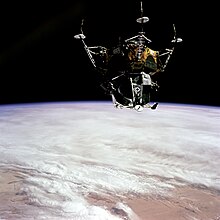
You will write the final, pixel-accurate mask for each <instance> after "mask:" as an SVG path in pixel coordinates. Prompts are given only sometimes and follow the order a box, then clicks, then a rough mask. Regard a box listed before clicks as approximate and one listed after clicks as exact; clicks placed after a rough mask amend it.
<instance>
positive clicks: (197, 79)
mask: <svg viewBox="0 0 220 220" xmlns="http://www.w3.org/2000/svg"><path fill="white" fill-rule="evenodd" d="M143 8H144V15H145V16H148V17H149V18H150V21H149V22H148V23H147V24H145V29H144V30H145V32H146V35H147V36H148V37H149V38H150V39H151V40H152V41H153V42H152V43H151V45H149V47H151V48H152V49H154V50H159V49H163V48H166V47H167V45H169V42H170V40H171V39H172V37H173V32H172V31H173V30H172V24H173V23H174V24H175V26H176V30H177V35H178V36H179V37H181V38H182V39H183V42H182V43H181V44H179V45H178V46H177V48H176V49H175V51H174V53H173V56H172V57H171V59H170V62H169V64H168V66H167V69H166V71H165V72H164V73H160V76H159V82H160V90H159V93H158V94H157V97H156V99H157V101H159V102H177V103H191V104H202V105H216V106H220V98H219V95H220V92H219V88H220V86H219V76H218V75H219V74H218V73H219V69H218V63H219V61H217V57H218V55H217V52H216V51H217V44H218V42H219V39H218V40H217V39H216V38H217V37H216V33H217V31H218V28H217V27H218V26H217V18H216V17H215V13H214V8H215V6H214V5H212V6H211V7H208V6H207V4H205V3H204V5H203V4H202V3H199V4H197V5H195V4H193V2H192V1H190V2H187V1H179V2H177V1H175V2H170V1H169V2H168V1H162V3H160V2H159V1H153V2H152V1H147V0H143ZM138 17H140V1H135V0H134V1H101V2H98V1H88V2H87V1H85V0H84V1H83V0H75V1H68V0H60V1H49V0H48V1H40V0H31V1H22V0H21V1H10V0H7V1H1V3H0V28H1V34H0V77H1V78H0V83H1V84H0V104H6V103H20V102H47V101H75V100H111V97H110V96H106V95H105V94H104V92H103V90H102V89H101V88H100V87H99V84H98V81H97V73H96V72H95V71H94V70H93V67H92V65H91V63H90V60H89V59H88V57H87V55H86V52H85V50H84V49H83V47H82V45H81V43H80V41H78V40H76V39H74V37H73V36H74V35H75V34H78V33H80V25H81V20H82V19H84V27H83V31H84V34H85V35H86V36H87V38H86V39H85V40H86V43H87V44H88V46H95V45H102V46H106V47H108V46H113V45H115V44H116V43H117V41H118V37H119V36H121V37H124V38H129V37H132V36H134V35H136V34H137V32H138V31H139V26H138V24H137V23H136V19H137V18H138Z"/></svg>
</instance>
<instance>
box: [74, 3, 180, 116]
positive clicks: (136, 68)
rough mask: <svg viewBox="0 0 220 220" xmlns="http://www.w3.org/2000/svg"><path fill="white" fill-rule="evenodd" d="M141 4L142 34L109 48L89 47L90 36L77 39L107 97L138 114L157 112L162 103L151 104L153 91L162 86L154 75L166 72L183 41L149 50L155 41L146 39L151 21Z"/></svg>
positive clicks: (139, 19)
mask: <svg viewBox="0 0 220 220" xmlns="http://www.w3.org/2000/svg"><path fill="white" fill-rule="evenodd" d="M140 3H141V16H140V17H139V18H138V19H137V20H136V22H137V23H139V24H140V25H141V31H140V32H139V33H138V34H137V35H136V36H133V37H131V38H128V39H125V40H123V41H122V40H121V39H119V42H118V45H116V46H115V47H112V48H106V47H105V46H87V44H86V43H85V38H86V36H85V35H84V34H83V30H82V26H83V21H82V24H81V33H80V34H77V35H75V36H74V38H76V39H79V40H81V42H82V44H83V46H84V49H85V51H86V52H87V55H88V57H89V59H90V61H91V63H92V65H93V67H94V68H95V70H97V73H98V74H99V75H100V78H101V80H100V86H101V87H102V88H103V90H104V91H105V94H107V95H110V96H111V98H112V102H113V104H114V106H115V107H116V108H130V109H135V110H136V111H138V112H141V111H143V109H144V108H150V109H156V107H157V105H158V103H157V102H156V103H153V104H150V103H151V93H152V91H153V90H154V91H158V89H159V85H158V83H157V82H155V81H154V80H153V76H154V75H155V74H157V73H159V72H164V70H165V68H166V66H167V64H168V62H169V59H170V57H171V55H172V53H173V51H174V49H175V46H176V43H179V42H181V41H182V39H181V38H177V37H176V30H175V25H173V29H174V37H173V39H172V40H171V48H169V49H168V48H166V49H164V50H163V51H156V50H153V49H151V48H150V47H148V44H149V43H150V42H151V40H150V39H149V38H147V37H146V35H145V32H144V30H143V25H144V24H145V23H147V22H148V21H149V18H148V17H145V16H143V7H142V2H140Z"/></svg>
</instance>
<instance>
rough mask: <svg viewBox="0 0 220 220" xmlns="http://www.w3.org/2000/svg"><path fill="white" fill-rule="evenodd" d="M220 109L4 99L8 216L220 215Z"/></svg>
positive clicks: (2, 201) (0, 133) (0, 185)
mask: <svg viewBox="0 0 220 220" xmlns="http://www.w3.org/2000/svg"><path fill="white" fill-rule="evenodd" d="M219 131H220V108H219V107H214V106H199V105H189V104H185V105H183V104H175V103H159V105H158V107H157V109H156V110H151V109H146V110H144V111H143V112H136V111H135V110H131V109H116V108H114V107H113V105H112V103H111V102H97V101H96V102H95V101H93V102H85V101H84V102H54V103H34V104H9V105H2V106H1V107H0V155H1V156H0V219H1V220H3V219H4V220H5V219H10V220H18V219H22V220H27V219H37V220H38V219H52V220H58V219H59V220H60V219H61V220H66V219H69V220H73V219H74V220H75V219H76V220H119V219H123V220H125V219H126V220H159V219H160V220H161V219H163V220H173V219H175V220H176V219H178V220H186V219H189V220H197V219H198V220H211V219H213V220H218V219H220V169H219V167H220V159H219V158H220V135H219Z"/></svg>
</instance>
